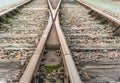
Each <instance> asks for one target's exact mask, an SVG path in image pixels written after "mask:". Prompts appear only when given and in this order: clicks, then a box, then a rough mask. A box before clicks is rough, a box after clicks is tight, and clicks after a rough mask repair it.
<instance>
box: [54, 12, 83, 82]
mask: <svg viewBox="0 0 120 83" xmlns="http://www.w3.org/2000/svg"><path fill="white" fill-rule="evenodd" d="M55 25H56V30H57V33H58V37H59V40H60V44H61V49H62V51H63V57H64V60H65V64H66V67H67V70H68V73H69V78H70V82H71V83H82V81H81V79H80V76H79V75H78V71H77V69H76V66H75V64H74V61H73V58H72V55H71V53H70V50H69V47H68V45H67V42H66V38H65V36H64V33H63V31H62V29H61V27H60V22H59V12H58V13H57V16H56V20H55Z"/></svg>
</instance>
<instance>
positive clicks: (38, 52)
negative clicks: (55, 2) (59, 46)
mask: <svg viewBox="0 0 120 83" xmlns="http://www.w3.org/2000/svg"><path fill="white" fill-rule="evenodd" d="M52 23H53V21H52V17H51V13H50V12H49V20H48V25H47V27H46V29H45V31H44V33H43V35H42V36H41V38H40V42H39V43H38V46H37V48H36V49H35V51H34V54H33V55H32V57H31V59H30V61H29V64H28V66H27V68H26V69H25V71H24V73H23V75H22V77H21V79H20V81H19V83H31V81H32V79H33V76H34V73H35V70H36V67H37V66H38V65H39V62H40V57H41V56H42V53H43V49H44V46H45V43H46V40H47V37H48V35H49V32H50V30H51V26H52Z"/></svg>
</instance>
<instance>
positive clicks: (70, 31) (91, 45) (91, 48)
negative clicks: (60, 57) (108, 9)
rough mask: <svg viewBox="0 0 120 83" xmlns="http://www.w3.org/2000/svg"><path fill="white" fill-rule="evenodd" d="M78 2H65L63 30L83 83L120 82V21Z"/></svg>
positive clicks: (63, 6)
mask: <svg viewBox="0 0 120 83" xmlns="http://www.w3.org/2000/svg"><path fill="white" fill-rule="evenodd" d="M76 1H77V2H78V3H79V4H78V3H75V2H74V1H64V3H63V5H62V6H61V24H62V26H61V27H62V28H63V31H64V33H65V36H66V38H67V43H68V46H69V47H70V49H71V52H72V54H73V55H72V56H73V59H74V61H75V64H76V67H77V69H78V72H79V75H80V77H81V80H82V81H83V82H84V83H112V82H113V83H116V82H120V80H119V72H120V71H119V67H120V64H119V60H120V58H119V56H120V55H119V53H120V51H119V47H120V46H119V43H120V42H119V39H120V37H119V36H118V35H119V34H116V32H118V33H119V25H120V24H119V23H120V22H119V20H117V19H115V18H114V17H111V16H109V15H107V14H106V13H104V12H101V11H99V10H97V9H95V8H93V7H91V6H89V5H87V4H86V3H83V2H82V1H80V0H76ZM69 3H70V4H69ZM66 11H67V12H66Z"/></svg>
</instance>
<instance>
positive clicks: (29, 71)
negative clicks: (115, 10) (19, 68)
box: [19, 0, 82, 83]
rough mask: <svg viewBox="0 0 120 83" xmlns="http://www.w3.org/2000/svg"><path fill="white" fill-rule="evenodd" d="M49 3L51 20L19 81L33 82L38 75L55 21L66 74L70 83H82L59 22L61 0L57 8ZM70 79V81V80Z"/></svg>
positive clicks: (21, 82) (22, 82) (24, 82)
mask: <svg viewBox="0 0 120 83" xmlns="http://www.w3.org/2000/svg"><path fill="white" fill-rule="evenodd" d="M47 2H48V5H49V9H50V11H49V21H48V25H47V27H46V29H45V31H44V33H43V35H42V37H41V39H40V42H39V44H38V46H37V48H36V50H35V52H34V54H33V56H32V57H31V59H30V62H29V64H28V66H27V68H26V70H25V72H24V74H23V76H22V78H21V79H20V82H19V83H31V82H32V80H33V79H34V78H35V76H36V71H37V70H38V67H39V64H40V61H41V58H42V53H43V50H44V48H45V43H46V40H47V37H48V35H49V32H50V30H51V27H52V24H53V23H55V26H56V30H57V34H58V37H59V41H60V45H61V51H62V53H63V57H62V58H63V61H64V67H65V68H66V70H67V71H66V72H67V73H66V75H67V78H68V83H82V82H81V79H80V77H79V75H78V71H77V69H76V66H75V64H74V61H73V59H72V55H71V53H70V50H69V48H68V45H67V43H66V39H65V36H64V34H63V32H62V29H61V27H60V22H59V8H60V4H61V0H60V1H59V3H58V6H57V8H56V9H53V8H52V5H51V3H50V1H49V0H47ZM69 81H70V82H69Z"/></svg>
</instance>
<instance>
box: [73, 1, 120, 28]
mask: <svg viewBox="0 0 120 83" xmlns="http://www.w3.org/2000/svg"><path fill="white" fill-rule="evenodd" d="M75 1H77V2H78V3H80V4H81V5H83V6H85V7H86V8H88V9H90V10H93V11H94V12H96V13H97V14H100V15H102V16H104V17H106V18H107V19H108V20H111V21H112V22H114V23H115V26H117V27H118V26H120V20H118V19H116V18H114V17H112V16H110V15H108V14H106V13H104V12H102V11H100V10H98V9H96V8H94V7H92V6H90V5H88V4H86V3H84V2H82V1H80V0H75Z"/></svg>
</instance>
